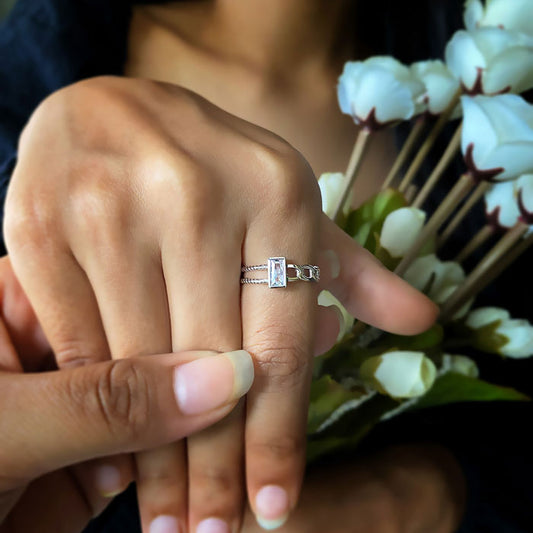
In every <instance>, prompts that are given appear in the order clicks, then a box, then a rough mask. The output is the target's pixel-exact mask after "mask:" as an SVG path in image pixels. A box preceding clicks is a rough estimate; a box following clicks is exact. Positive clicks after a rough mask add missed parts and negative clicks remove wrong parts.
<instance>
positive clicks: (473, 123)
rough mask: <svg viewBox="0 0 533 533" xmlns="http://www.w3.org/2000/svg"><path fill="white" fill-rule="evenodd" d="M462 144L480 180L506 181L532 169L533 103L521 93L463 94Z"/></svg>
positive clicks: (466, 158) (467, 159)
mask: <svg viewBox="0 0 533 533" xmlns="http://www.w3.org/2000/svg"><path fill="white" fill-rule="evenodd" d="M461 102H462V105H463V116H464V120H463V132H462V140H461V147H462V151H463V156H464V158H465V161H466V164H467V166H468V168H469V170H470V172H472V173H473V174H474V175H475V176H476V177H477V178H479V179H490V180H492V181H503V180H509V179H514V178H516V177H518V176H519V175H520V174H527V173H531V172H533V106H531V105H530V104H528V103H527V102H526V101H525V100H524V99H523V98H521V97H520V96H516V95H514V94H502V95H498V96H492V97H489V96H475V97H470V96H463V97H462V98H461Z"/></svg>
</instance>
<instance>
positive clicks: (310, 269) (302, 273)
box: [241, 257, 320, 289]
mask: <svg viewBox="0 0 533 533" xmlns="http://www.w3.org/2000/svg"><path fill="white" fill-rule="evenodd" d="M257 271H263V272H265V271H266V272H268V275H267V276H268V277H267V278H250V277H247V276H246V273H247V272H257ZM289 271H292V272H290V273H289ZM241 272H242V274H241V283H242V284H250V285H259V284H264V285H266V284H268V286H269V288H271V289H276V288H281V287H286V286H287V283H288V282H292V281H314V282H316V281H319V280H320V268H319V267H317V266H315V265H295V264H293V263H288V264H287V260H286V259H285V257H270V258H269V259H268V263H267V264H265V265H253V266H246V265H245V266H243V267H242V268H241ZM289 274H292V275H289Z"/></svg>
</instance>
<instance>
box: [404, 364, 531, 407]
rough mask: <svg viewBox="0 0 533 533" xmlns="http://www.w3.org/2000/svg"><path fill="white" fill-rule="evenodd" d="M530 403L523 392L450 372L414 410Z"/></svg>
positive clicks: (415, 405)
mask: <svg viewBox="0 0 533 533" xmlns="http://www.w3.org/2000/svg"><path fill="white" fill-rule="evenodd" d="M498 400H504V401H528V400H530V398H529V397H528V396H526V395H525V394H522V393H521V392H519V391H517V390H515V389H512V388H508V387H501V386H499V385H494V384H493V383H488V382H487V381H483V380H481V379H476V378H471V377H468V376H464V375H462V374H457V373H455V372H448V373H447V374H444V375H443V376H441V377H439V378H438V379H437V380H436V381H435V384H434V385H433V387H432V388H431V389H430V390H429V391H428V392H427V393H426V394H425V395H424V396H422V397H421V398H420V399H419V400H418V402H416V404H414V406H413V408H414V409H421V408H424V407H435V406H437V405H445V404H449V403H456V402H487V401H498Z"/></svg>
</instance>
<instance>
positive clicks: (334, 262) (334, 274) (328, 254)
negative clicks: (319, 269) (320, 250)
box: [324, 250, 341, 279]
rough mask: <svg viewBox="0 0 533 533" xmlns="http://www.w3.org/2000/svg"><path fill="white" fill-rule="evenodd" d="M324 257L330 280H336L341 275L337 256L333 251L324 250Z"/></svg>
mask: <svg viewBox="0 0 533 533" xmlns="http://www.w3.org/2000/svg"><path fill="white" fill-rule="evenodd" d="M324 257H325V258H326V260H327V262H328V263H329V271H330V274H331V279H337V278H338V277H339V274H340V273H341V264H340V261H339V256H338V255H337V254H336V253H335V252H334V251H333V250H326V251H325V252H324Z"/></svg>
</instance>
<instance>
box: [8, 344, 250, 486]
mask: <svg viewBox="0 0 533 533" xmlns="http://www.w3.org/2000/svg"><path fill="white" fill-rule="evenodd" d="M253 376H254V370H253V363H252V359H251V357H250V355H249V354H248V353H247V352H245V351H243V350H240V351H236V352H230V353H227V354H215V353H214V352H184V353H181V354H168V355H154V356H150V357H142V358H132V359H124V360H119V361H109V362H105V363H99V364H95V365H91V366H86V367H79V368H73V369H67V370H61V371H54V372H46V373H41V374H12V373H0V405H1V406H2V414H1V415H0V472H2V476H1V478H0V484H2V483H5V481H1V480H9V479H11V480H13V481H12V482H11V483H12V485H13V486H16V485H18V484H19V483H21V482H24V481H27V480H30V479H32V478H35V477H37V476H40V475H42V474H44V473H46V472H50V471H53V470H57V469H59V468H61V467H63V466H67V465H70V464H74V463H79V462H81V461H85V460H87V459H92V458H95V457H100V456H108V455H115V454H118V453H124V452H134V451H138V450H142V449H148V448H153V447H155V446H159V445H162V444H166V443H169V442H172V441H176V440H178V439H181V438H182V437H185V436H187V435H189V434H191V433H193V432H195V431H198V430H200V429H202V428H204V427H206V426H208V425H210V424H213V423H214V422H216V421H218V420H220V419H221V418H222V417H224V416H225V415H227V414H228V413H229V412H230V411H231V409H232V408H233V407H234V406H235V403H236V401H237V399H238V398H239V397H241V396H242V395H244V394H245V393H246V392H247V391H248V389H249V388H250V386H251V384H252V381H253ZM9 488H13V487H1V486H0V490H7V489H9Z"/></svg>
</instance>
